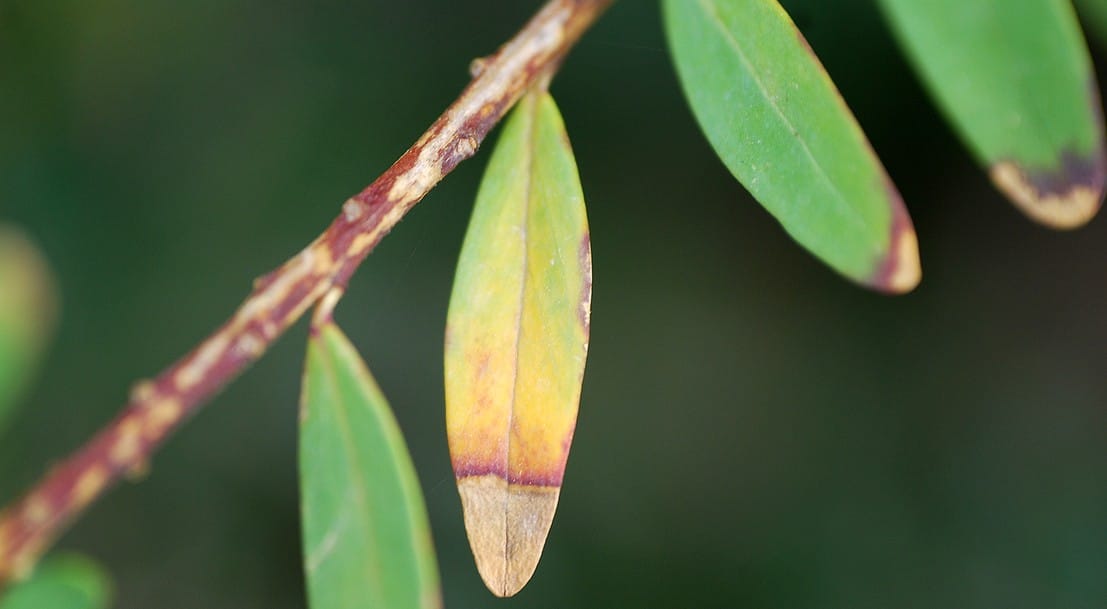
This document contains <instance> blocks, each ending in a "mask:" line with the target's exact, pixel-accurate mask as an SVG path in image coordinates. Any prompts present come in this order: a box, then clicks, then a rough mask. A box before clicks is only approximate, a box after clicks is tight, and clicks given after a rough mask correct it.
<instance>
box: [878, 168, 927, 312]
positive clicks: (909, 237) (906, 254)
mask: <svg viewBox="0 0 1107 609" xmlns="http://www.w3.org/2000/svg"><path fill="white" fill-rule="evenodd" d="M887 191H888V193H889V196H890V197H891V200H892V226H891V230H890V233H891V234H890V237H889V241H888V244H889V245H888V252H887V254H886V255H885V257H884V259H883V260H881V262H880V264H879V265H878V266H877V270H876V272H875V273H874V274H873V277H872V279H871V280H870V281H869V285H870V286H871V287H873V288H874V289H877V290H880V291H882V292H885V293H887V294H906V293H907V292H910V291H911V290H913V289H915V288H916V287H917V286H918V285H919V282H920V281H922V263H921V262H920V261H919V238H918V235H916V234H915V227H914V225H912V224H911V216H909V215H908V214H907V209H906V208H905V207H904V205H903V199H902V198H901V197H900V196H899V193H898V192H897V191H896V190H895V187H893V186H891V184H890V183H889V185H888V186H887Z"/></svg>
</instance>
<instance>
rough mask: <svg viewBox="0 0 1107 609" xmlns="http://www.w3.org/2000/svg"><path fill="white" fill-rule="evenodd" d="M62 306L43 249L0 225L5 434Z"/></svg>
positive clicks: (0, 403)
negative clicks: (9, 417)
mask: <svg viewBox="0 0 1107 609" xmlns="http://www.w3.org/2000/svg"><path fill="white" fill-rule="evenodd" d="M56 306H57V305H56V297H55V295H54V285H53V281H52V279H51V276H50V271H49V269H48V268H47V265H46V262H45V261H44V260H43V259H42V257H41V255H40V254H39V253H38V250H37V248H35V246H34V245H33V244H31V242H30V241H28V240H27V238H26V237H24V236H23V235H22V234H21V233H20V232H18V231H16V230H15V229H14V228H10V227H7V226H3V225H0V429H2V428H3V426H4V422H5V419H6V418H7V417H8V415H9V414H11V411H12V410H13V407H14V405H15V402H16V401H17V400H18V399H19V397H20V395H21V394H22V392H23V390H24V389H25V388H26V386H27V382H28V381H29V380H30V377H31V375H32V373H33V371H34V369H35V368H36V364H37V363H38V360H39V358H40V356H41V353H42V351H43V347H44V346H45V343H46V340H47V339H48V338H49V336H50V334H51V332H52V330H53V325H54V312H55V308H56Z"/></svg>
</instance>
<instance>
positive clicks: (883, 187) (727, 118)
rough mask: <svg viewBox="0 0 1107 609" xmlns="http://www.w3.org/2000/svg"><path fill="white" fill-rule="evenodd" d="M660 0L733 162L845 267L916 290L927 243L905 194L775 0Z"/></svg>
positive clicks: (808, 241) (709, 128) (724, 154)
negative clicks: (921, 242) (921, 249)
mask: <svg viewBox="0 0 1107 609" xmlns="http://www.w3.org/2000/svg"><path fill="white" fill-rule="evenodd" d="M663 6H664V13H665V14H664V17H665V27H666V31H667V33H668V39H669V46H670V48H671V49H672V53H673V58H674V61H675V63H676V68H677V73H678V74H679V76H680V81H681V84H682V85H683V88H684V92H685V95H686V96H687V98H688V100H689V102H690V105H691V106H692V110H693V113H694V114H695V115H696V119H697V120H698V121H699V124H700V127H701V128H702V129H703V131H704V133H705V134H706V135H707V139H708V141H709V142H710V143H711V145H712V146H713V147H714V149H715V152H716V153H717V154H718V155H719V157H720V158H721V159H722V161H723V163H724V164H726V166H727V168H729V169H730V172H731V173H732V174H734V176H735V177H736V178H737V179H738V180H739V181H740V182H741V183H742V184H743V185H744V186H745V187H746V189H747V190H749V191H750V193H751V194H752V195H753V196H754V197H755V198H756V199H757V200H758V201H760V202H761V204H762V205H763V206H764V207H765V209H767V210H768V211H769V213H771V214H772V215H773V216H774V217H775V218H776V219H777V220H778V221H779V222H780V223H781V225H783V227H784V229H785V230H786V231H787V232H788V233H789V234H790V235H791V236H792V237H793V238H794V239H795V240H796V241H798V242H799V243H800V244H801V245H803V246H804V247H805V248H807V249H808V250H810V251H811V252H812V253H813V254H815V256H817V257H818V258H820V259H821V260H823V261H824V262H826V263H827V264H828V265H830V266H831V267H832V268H833V269H835V270H836V271H838V272H839V273H841V274H843V275H845V276H846V277H848V278H850V279H852V280H854V281H856V282H858V283H861V284H863V285H866V286H869V287H872V288H875V289H878V290H882V291H886V292H906V291H908V290H911V289H912V288H914V287H915V285H916V284H918V282H919V278H920V269H919V255H918V242H917V240H916V237H915V230H914V228H913V227H912V225H911V220H910V218H909V217H908V215H907V211H906V209H905V208H904V206H903V201H902V200H901V198H900V195H899V193H898V192H897V191H896V189H895V187H894V186H893V185H892V182H891V180H890V179H889V178H888V176H887V174H886V173H885V171H884V168H883V166H882V165H881V164H880V161H879V160H878V159H877V158H876V155H875V154H874V153H873V151H872V148H871V147H870V145H869V143H868V140H867V139H866V138H865V134H864V133H863V132H862V131H861V128H860V127H859V126H858V124H857V121H856V120H855V119H854V118H853V115H852V114H851V113H850V111H849V108H847V107H846V104H845V102H844V101H843V100H842V98H841V96H840V95H839V93H838V90H837V89H836V88H835V86H834V83H833V82H831V80H830V77H829V76H828V75H827V74H826V71H825V70H823V68H822V65H821V64H820V63H819V60H818V59H817V58H816V57H815V55H814V53H813V52H812V50H811V48H810V47H809V46H808V45H807V43H806V41H805V40H804V38H803V36H802V35H801V34H800V33H799V31H798V30H797V29H796V27H795V25H794V24H793V23H792V20H791V19H790V18H789V17H788V15H787V13H785V12H784V9H783V8H781V7H780V5H779V4H777V2H776V0H665V2H664V3H663ZM688 191H689V200H692V198H693V197H694V196H695V195H694V193H695V186H694V185H689V188H688Z"/></svg>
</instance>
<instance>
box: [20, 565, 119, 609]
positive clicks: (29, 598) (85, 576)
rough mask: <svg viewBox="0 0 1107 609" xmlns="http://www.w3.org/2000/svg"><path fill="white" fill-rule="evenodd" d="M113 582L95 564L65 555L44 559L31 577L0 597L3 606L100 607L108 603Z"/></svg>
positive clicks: (30, 608)
mask: <svg viewBox="0 0 1107 609" xmlns="http://www.w3.org/2000/svg"><path fill="white" fill-rule="evenodd" d="M110 596H111V583H110V581H109V580H108V576H107V574H106V573H104V571H103V569H101V568H100V567H99V566H98V565H97V564H96V563H94V562H92V561H91V560H89V559H87V558H84V557H82V556H77V555H73V554H62V555H58V556H54V557H52V558H50V559H48V560H45V561H43V562H42V563H41V564H40V565H39V566H38V567H36V568H35V571H34V573H32V574H31V577H30V579H28V580H26V581H24V582H21V583H19V584H17V585H15V586H12V588H11V589H10V590H8V592H7V593H6V594H5V595H4V596H3V598H0V609H101V608H104V607H107V606H108V600H109V598H110Z"/></svg>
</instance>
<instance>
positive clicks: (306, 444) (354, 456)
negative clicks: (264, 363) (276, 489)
mask: <svg viewBox="0 0 1107 609" xmlns="http://www.w3.org/2000/svg"><path fill="white" fill-rule="evenodd" d="M305 368H306V370H305V373H304V386H303V398H302V402H301V414H300V416H301V420H300V487H301V505H302V512H303V536H304V563H305V564H304V571H305V574H306V576H307V587H308V598H309V601H310V606H311V607H312V609H377V608H379V609H385V608H388V609H430V608H437V607H440V606H441V604H442V603H441V592H440V589H439V582H438V571H437V567H436V565H435V558H434V548H433V547H432V544H431V537H430V526H429V524H428V521H427V513H426V507H425V506H424V504H423V495H422V491H421V490H420V488H419V482H418V480H417V479H416V475H415V468H414V466H413V465H412V463H411V458H410V456H409V455H408V452H407V447H406V445H405V444H404V440H403V436H402V435H401V433H400V429H399V426H398V425H397V424H396V420H395V418H394V417H393V416H392V411H391V410H390V409H389V407H388V403H387V402H386V401H385V399H384V396H383V395H382V394H381V392H380V389H379V388H378V387H377V384H376V382H375V381H374V380H373V377H372V376H371V375H370V374H369V370H368V369H367V368H366V367H365V364H364V363H363V362H362V360H361V358H360V356H359V355H358V353H357V351H356V350H355V349H354V347H353V345H351V344H350V342H349V341H348V340H347V339H346V337H345V336H344V335H343V334H342V332H341V331H340V330H339V329H338V327H337V326H335V325H334V324H333V323H326V324H325V325H323V326H322V327H317V328H313V329H312V336H311V338H310V340H309V343H308V352H307V364H306V367H305Z"/></svg>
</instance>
